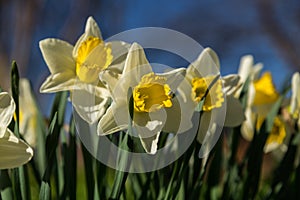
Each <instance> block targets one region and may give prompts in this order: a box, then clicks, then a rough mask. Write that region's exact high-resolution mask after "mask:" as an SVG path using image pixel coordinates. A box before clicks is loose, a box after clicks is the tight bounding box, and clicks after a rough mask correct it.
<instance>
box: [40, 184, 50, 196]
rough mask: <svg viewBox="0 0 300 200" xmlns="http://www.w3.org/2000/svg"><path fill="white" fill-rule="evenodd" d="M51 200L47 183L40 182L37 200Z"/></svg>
mask: <svg viewBox="0 0 300 200" xmlns="http://www.w3.org/2000/svg"><path fill="white" fill-rule="evenodd" d="M50 199H51V189H50V185H49V183H47V182H44V181H43V182H42V185H41V190H40V195H39V200H50Z"/></svg>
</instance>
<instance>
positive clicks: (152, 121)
mask: <svg viewBox="0 0 300 200" xmlns="http://www.w3.org/2000/svg"><path fill="white" fill-rule="evenodd" d="M184 75H185V69H184V68H180V69H176V70H172V71H169V72H166V73H162V74H156V73H154V72H153V71H152V67H151V65H150V64H149V62H148V60H147V58H146V56H145V53H144V50H143V48H142V47H141V46H140V45H138V44H137V43H134V44H132V46H131V48H130V50H129V53H128V56H127V58H126V61H125V67H124V71H123V73H122V75H121V77H119V79H118V80H116V77H114V76H112V74H111V73H109V72H108V71H105V72H103V73H102V74H101V79H102V80H103V81H104V82H106V83H107V85H108V88H110V90H111V93H112V98H113V103H112V105H111V106H110V107H109V108H108V110H107V112H106V113H105V115H104V116H103V117H102V118H101V119H100V122H99V124H98V134H99V135H106V134H111V133H114V132H117V131H120V130H124V129H127V128H128V124H129V122H130V120H131V117H132V116H129V113H130V110H129V104H130V103H129V102H130V101H131V100H128V98H127V94H128V91H129V90H130V88H132V97H131V98H132V101H133V108H132V113H133V119H132V128H133V133H132V134H133V135H135V136H138V137H139V138H140V140H141V143H142V146H143V148H144V149H145V151H146V152H147V153H150V154H155V153H156V151H157V143H158V139H159V135H160V133H161V131H164V132H168V133H179V132H183V131H185V130H187V129H188V128H191V126H192V125H191V123H190V124H189V125H190V126H189V125H187V124H188V123H185V120H190V118H191V116H192V112H193V110H192V109H191V108H190V109H189V108H188V106H186V107H185V105H182V104H181V103H180V101H181V99H180V96H179V95H178V94H177V93H176V91H177V87H178V85H179V84H180V82H181V81H182V80H183V79H184ZM129 99H130V97H129ZM181 106H183V107H181ZM181 111H184V113H185V116H187V115H188V113H189V115H190V118H188V117H187V118H183V117H182V112H181Z"/></svg>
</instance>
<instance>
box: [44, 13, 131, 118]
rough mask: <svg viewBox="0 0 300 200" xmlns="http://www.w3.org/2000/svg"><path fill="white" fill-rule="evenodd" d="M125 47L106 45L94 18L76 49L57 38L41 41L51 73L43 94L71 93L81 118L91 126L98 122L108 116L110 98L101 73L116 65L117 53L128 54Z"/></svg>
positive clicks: (112, 44)
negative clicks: (103, 116)
mask: <svg viewBox="0 0 300 200" xmlns="http://www.w3.org/2000/svg"><path fill="white" fill-rule="evenodd" d="M125 46H126V44H125V43H123V42H117V41H116V42H107V43H105V42H104V41H103V40H102V37H101V33H100V29H99V27H98V25H97V23H96V22H95V21H94V19H93V18H92V17H89V18H88V20H87V22H86V27H85V32H84V33H83V34H82V35H81V37H80V38H79V39H78V41H77V42H76V44H75V46H72V45H71V44H69V43H67V42H65V41H62V40H59V39H53V38H49V39H45V40H42V41H40V49H41V51H42V54H43V57H44V60H45V62H46V64H47V65H48V67H49V70H50V72H51V75H50V76H49V77H48V78H47V79H46V81H45V82H44V83H43V84H42V86H41V88H40V91H41V92H59V91H71V97H72V98H71V101H72V103H73V106H74V107H75V109H76V111H77V112H78V114H79V115H80V116H81V117H82V118H83V119H84V120H86V121H87V122H89V123H94V122H96V121H97V120H98V119H99V117H101V115H102V114H103V113H104V112H105V106H106V105H107V104H108V103H109V101H108V100H109V96H110V94H109V92H108V90H107V89H106V88H105V87H104V85H103V84H102V83H101V82H99V78H98V76H99V73H100V72H101V71H103V70H105V69H106V68H107V67H108V66H109V65H111V63H112V62H113V53H114V49H116V51H118V52H119V51H120V49H123V50H124V49H125V50H124V51H126V48H125ZM124 53H125V52H124ZM75 92H76V93H75Z"/></svg>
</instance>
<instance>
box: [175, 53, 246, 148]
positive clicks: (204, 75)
mask: <svg viewBox="0 0 300 200" xmlns="http://www.w3.org/2000/svg"><path fill="white" fill-rule="evenodd" d="M219 70H220V62H219V59H218V56H217V54H216V53H215V52H214V51H213V50H212V49H210V48H205V49H204V50H203V51H202V52H201V54H200V55H199V57H198V58H197V59H196V60H195V61H194V62H193V63H191V65H190V66H189V67H188V68H187V74H186V78H187V80H188V82H189V85H191V86H190V89H189V88H188V85H187V84H185V83H183V84H181V85H180V91H181V93H184V96H186V98H187V99H190V101H191V104H193V105H194V107H196V106H197V105H198V103H199V102H200V100H201V99H202V98H203V97H204V96H205V94H206V93H207V91H208V93H207V95H206V98H205V101H204V104H203V107H202V110H203V113H202V116H201V121H200V128H199V131H198V136H197V139H198V141H199V142H200V143H202V142H203V140H204V137H205V136H206V134H207V133H208V132H211V133H213V132H215V130H208V129H209V127H208V126H209V124H210V121H211V120H212V115H211V111H212V110H213V109H218V108H221V107H222V106H223V105H224V103H225V102H226V116H225V123H224V126H228V127H234V126H238V125H239V124H241V123H242V122H243V120H244V114H243V108H242V105H241V103H240V102H239V100H238V99H236V98H234V96H233V94H234V93H235V91H236V90H237V89H238V81H239V77H238V76H237V75H228V76H225V77H224V78H218V76H219V75H220V73H219ZM214 79H217V80H214ZM213 81H215V82H213ZM211 85H212V86H211ZM225 95H226V97H225ZM225 99H226V101H225ZM215 127H216V126H212V127H211V128H213V129H215Z"/></svg>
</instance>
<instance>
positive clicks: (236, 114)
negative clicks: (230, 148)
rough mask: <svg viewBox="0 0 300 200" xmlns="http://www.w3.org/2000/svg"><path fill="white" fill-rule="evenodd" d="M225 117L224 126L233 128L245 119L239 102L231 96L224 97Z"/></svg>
mask: <svg viewBox="0 0 300 200" xmlns="http://www.w3.org/2000/svg"><path fill="white" fill-rule="evenodd" d="M226 103H227V107H226V117H225V122H224V126H226V127H235V126H238V125H240V124H242V123H243V121H244V120H245V119H246V118H245V116H244V110H243V106H242V104H241V102H240V101H239V100H238V99H236V98H234V97H233V96H232V95H230V96H227V97H226Z"/></svg>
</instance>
